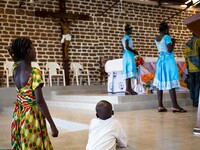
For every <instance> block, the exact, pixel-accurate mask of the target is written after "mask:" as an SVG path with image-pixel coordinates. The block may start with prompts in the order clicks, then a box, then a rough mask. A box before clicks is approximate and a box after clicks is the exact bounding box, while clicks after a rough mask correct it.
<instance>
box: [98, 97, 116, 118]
mask: <svg viewBox="0 0 200 150" xmlns="http://www.w3.org/2000/svg"><path fill="white" fill-rule="evenodd" d="M96 112H97V117H99V118H100V119H102V120H106V119H108V118H110V117H111V116H112V115H113V114H114V112H113V111H112V105H111V103H110V102H108V101H106V100H101V101H100V102H98V103H97V105H96Z"/></svg>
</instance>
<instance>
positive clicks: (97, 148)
mask: <svg viewBox="0 0 200 150" xmlns="http://www.w3.org/2000/svg"><path fill="white" fill-rule="evenodd" d="M127 141H128V138H127V136H126V133H125V131H124V130H123V128H122V126H121V124H120V122H119V121H118V120H116V119H114V118H109V119H106V120H101V119H99V118H94V119H92V120H91V122H90V128H89V138H88V143H87V146H86V149H87V150H116V142H117V143H118V146H119V147H127Z"/></svg>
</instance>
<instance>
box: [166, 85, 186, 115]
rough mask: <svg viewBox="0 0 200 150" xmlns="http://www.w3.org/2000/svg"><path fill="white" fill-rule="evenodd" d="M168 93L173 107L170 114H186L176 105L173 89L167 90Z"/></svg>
mask: <svg viewBox="0 0 200 150" xmlns="http://www.w3.org/2000/svg"><path fill="white" fill-rule="evenodd" d="M169 93H170V96H171V99H172V105H173V108H172V112H180V113H184V112H187V111H186V110H184V109H183V108H181V107H180V106H179V105H178V102H177V98H176V90H175V88H173V89H171V90H169Z"/></svg>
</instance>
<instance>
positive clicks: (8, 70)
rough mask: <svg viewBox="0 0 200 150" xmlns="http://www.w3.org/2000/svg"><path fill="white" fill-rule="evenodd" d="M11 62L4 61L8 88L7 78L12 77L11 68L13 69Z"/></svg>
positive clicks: (7, 80)
mask: <svg viewBox="0 0 200 150" xmlns="http://www.w3.org/2000/svg"><path fill="white" fill-rule="evenodd" d="M13 64H14V62H13V61H6V62H4V71H5V75H6V86H7V87H9V77H12V76H13V72H12V68H13Z"/></svg>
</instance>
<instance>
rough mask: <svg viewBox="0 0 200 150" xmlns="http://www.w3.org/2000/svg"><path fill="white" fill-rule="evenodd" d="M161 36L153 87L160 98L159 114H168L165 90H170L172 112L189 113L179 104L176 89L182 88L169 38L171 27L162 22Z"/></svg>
mask: <svg viewBox="0 0 200 150" xmlns="http://www.w3.org/2000/svg"><path fill="white" fill-rule="evenodd" d="M159 31H160V35H157V36H156V38H155V43H156V46H157V49H158V52H159V57H158V60H157V63H156V73H155V77H154V81H153V85H154V86H155V87H156V88H157V96H158V104H159V107H158V112H166V111H167V109H166V108H165V107H164V106H163V90H169V93H170V96H171V100H172V103H173V107H172V112H180V113H183V112H187V111H186V110H184V109H183V108H181V107H180V106H179V105H178V103H177V98H176V90H175V88H179V87H180V83H179V75H178V67H177V64H176V61H175V59H174V52H173V49H174V44H175V40H172V39H171V37H170V36H169V26H168V24H167V23H166V22H162V23H161V24H160V27H159Z"/></svg>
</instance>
